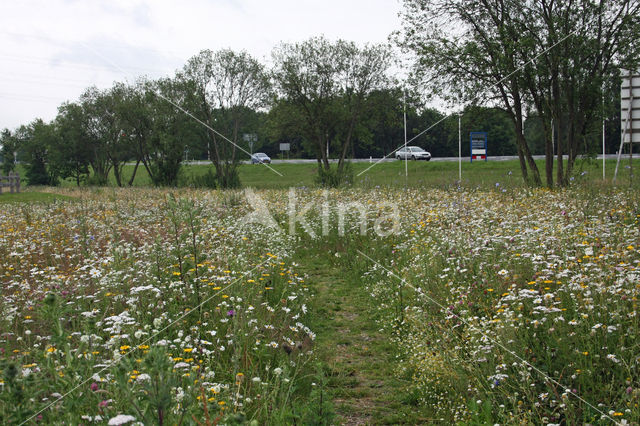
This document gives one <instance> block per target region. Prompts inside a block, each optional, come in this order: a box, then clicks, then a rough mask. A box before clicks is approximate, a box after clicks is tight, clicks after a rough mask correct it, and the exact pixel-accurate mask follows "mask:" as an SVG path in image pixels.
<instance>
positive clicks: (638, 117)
mask: <svg viewBox="0 0 640 426" xmlns="http://www.w3.org/2000/svg"><path fill="white" fill-rule="evenodd" d="M621 74H622V86H621V87H620V121H621V124H622V135H621V137H620V148H619V149H618V158H617V161H616V171H615V173H614V174H613V181H614V182H615V180H616V177H617V176H618V166H619V165H620V156H621V155H622V149H623V148H624V144H626V143H628V144H629V167H631V165H632V160H633V144H634V143H640V71H637V72H635V73H633V72H631V71H621ZM629 176H631V170H629Z"/></svg>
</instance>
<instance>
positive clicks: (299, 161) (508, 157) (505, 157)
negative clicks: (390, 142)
mask: <svg viewBox="0 0 640 426" xmlns="http://www.w3.org/2000/svg"><path fill="white" fill-rule="evenodd" d="M624 157H625V156H623V158H624ZM533 158H534V159H536V160H544V155H534V156H533ZM566 158H567V157H566V156H565V159H566ZM517 159H518V156H517V155H502V156H497V157H491V156H490V157H489V161H509V160H517ZM606 159H607V160H612V159H613V160H615V159H616V154H607V155H606ZM598 160H602V155H598ZM329 161H330V162H331V163H335V162H337V161H338V160H329ZM349 161H351V162H353V163H375V162H378V161H380V162H392V161H398V160H396V159H394V158H385V159H382V160H381V159H380V158H354V159H351V160H349ZM431 161H458V157H433V158H431ZM462 161H464V162H467V163H468V162H469V157H462ZM476 161H482V160H476ZM316 162H317V160H315V159H313V160H312V159H290V160H278V159H275V158H274V159H273V160H272V163H273V164H306V163H309V164H313V163H316ZM240 163H242V164H250V163H251V161H249V160H244V161H241V162H240ZM183 164H189V165H203V164H204V165H206V164H211V162H210V161H187V162H183Z"/></svg>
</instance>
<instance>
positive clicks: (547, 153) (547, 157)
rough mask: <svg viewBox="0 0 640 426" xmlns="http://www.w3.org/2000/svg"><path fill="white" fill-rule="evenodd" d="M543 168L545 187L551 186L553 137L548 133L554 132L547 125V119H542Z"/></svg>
mask: <svg viewBox="0 0 640 426" xmlns="http://www.w3.org/2000/svg"><path fill="white" fill-rule="evenodd" d="M543 126H544V133H545V136H544V168H545V175H546V178H547V187H548V188H553V137H552V135H550V134H549V133H555V131H553V130H551V129H550V128H549V127H552V126H547V121H546V120H544V125H543Z"/></svg>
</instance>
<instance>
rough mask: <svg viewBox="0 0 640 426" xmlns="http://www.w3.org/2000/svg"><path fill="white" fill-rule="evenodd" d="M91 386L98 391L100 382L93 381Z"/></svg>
mask: <svg viewBox="0 0 640 426" xmlns="http://www.w3.org/2000/svg"><path fill="white" fill-rule="evenodd" d="M90 388H91V390H92V391H94V392H95V391H97V390H98V389H99V386H98V384H97V383H96V382H93V383H91V386H90Z"/></svg>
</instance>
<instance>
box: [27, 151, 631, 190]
mask: <svg viewBox="0 0 640 426" xmlns="http://www.w3.org/2000/svg"><path fill="white" fill-rule="evenodd" d="M615 164H616V162H615V160H607V163H606V175H607V180H608V181H611V179H612V178H613V174H614V169H615ZM372 165H373V164H370V163H368V162H367V163H352V165H351V167H352V170H353V177H354V183H355V185H358V186H363V187H374V186H398V187H403V186H405V185H406V186H413V187H416V186H419V187H430V188H434V187H435V188H447V187H450V186H452V185H456V184H457V181H458V163H457V162H455V161H450V162H441V161H430V162H415V161H409V162H407V170H406V171H407V176H405V163H404V162H403V161H393V162H384V163H379V164H375V165H373V167H371V166H372ZM537 165H538V169H539V171H540V173H541V174H542V175H543V181H544V161H543V160H539V161H537ZM628 166H629V162H628V160H627V159H626V158H625V159H624V161H622V162H621V165H620V170H619V173H618V183H622V184H628V183H629V168H628ZM212 167H213V166H210V165H209V166H208V165H185V166H183V167H182V169H181V171H180V182H181V183H180V185H181V186H183V185H188V182H189V181H190V180H191V177H192V176H201V175H204V174H205V173H207V171H208V170H209V169H210V168H212ZM270 167H271V169H270V168H269V167H266V166H264V165H249V164H243V165H240V166H239V173H240V181H241V182H242V185H243V186H246V187H253V188H265V189H275V188H288V187H291V186H314V185H315V176H316V172H317V164H316V163H305V164H291V163H288V164H272V165H271V166H270ZM636 168H640V159H634V169H636ZM133 169H134V167H133V166H125V167H124V170H123V181H124V182H128V180H129V178H130V177H131V174H132V173H133ZM367 169H368V170H367ZM22 172H24V171H23V170H22ZM276 172H278V173H279V174H280V175H281V176H280V175H278V173H276ZM583 172H584V173H583ZM636 174H637V173H636ZM21 175H22V176H24V173H21ZM554 176H555V170H554ZM574 179H575V180H578V181H593V182H594V183H601V182H602V162H601V161H596V160H579V161H577V162H576V164H575V167H574ZM109 183H110V185H111V186H115V185H116V183H115V179H114V178H113V175H112V176H111V177H110V182H109ZM496 184H499V185H500V186H503V187H519V186H522V185H523V179H522V175H521V173H520V165H519V163H518V161H517V160H511V161H488V162H484V161H477V162H474V163H469V162H468V161H465V162H463V163H462V185H463V186H466V187H472V188H488V187H495V186H496ZM61 186H63V187H73V186H76V183H75V182H74V181H72V180H70V179H68V180H66V181H63V182H61ZM133 186H142V187H144V186H152V182H151V179H150V178H149V175H148V173H147V171H146V170H145V168H144V167H138V170H137V173H136V177H135V179H134V182H133Z"/></svg>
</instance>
